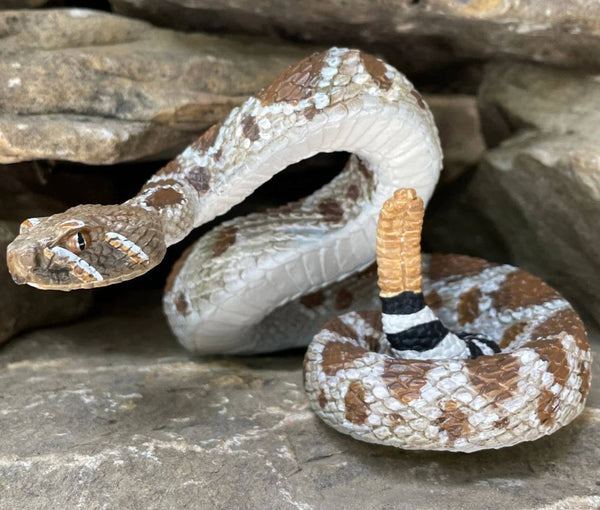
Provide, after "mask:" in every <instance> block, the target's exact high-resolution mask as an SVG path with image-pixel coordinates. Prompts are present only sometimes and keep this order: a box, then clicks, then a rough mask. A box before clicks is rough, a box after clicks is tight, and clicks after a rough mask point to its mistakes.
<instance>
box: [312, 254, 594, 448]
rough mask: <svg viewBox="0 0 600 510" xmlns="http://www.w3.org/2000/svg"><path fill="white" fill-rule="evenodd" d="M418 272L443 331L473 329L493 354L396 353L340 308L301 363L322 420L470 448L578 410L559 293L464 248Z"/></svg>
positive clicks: (568, 329)
mask: <svg viewBox="0 0 600 510" xmlns="http://www.w3.org/2000/svg"><path fill="white" fill-rule="evenodd" d="M423 275H424V281H423V289H424V292H425V296H426V301H427V303H428V304H429V306H430V307H431V308H432V309H433V310H434V311H435V312H436V313H437V315H438V317H440V318H442V319H443V322H444V324H445V325H446V326H447V327H448V328H450V329H453V330H467V331H472V332H478V333H483V334H485V335H486V336H487V337H488V338H491V339H495V340H498V341H499V342H501V347H502V353H501V354H496V355H493V356H480V357H478V358H477V359H457V360H447V359H444V360H440V359H438V360H420V359H398V358H397V357H395V356H394V354H393V353H392V352H391V351H390V345H389V344H388V342H387V340H386V339H385V335H384V334H383V331H382V325H381V313H380V312H378V311H369V312H350V313H347V314H344V315H342V316H340V317H337V318H335V319H333V320H331V321H330V322H328V323H327V324H326V325H325V326H323V329H322V330H321V331H320V332H319V333H318V334H317V335H316V337H315V339H314V341H313V342H312V343H311V345H310V346H309V348H308V351H307V354H306V358H305V364H304V373H305V388H306V391H307V393H308V395H309V399H310V401H311V405H312V407H313V409H314V410H315V412H316V413H317V414H318V415H319V416H320V417H321V418H322V419H323V420H324V421H325V422H326V423H328V424H329V425H331V426H332V427H334V428H336V429H337V430H339V431H340V432H344V433H346V434H350V435H351V436H353V437H355V438H357V439H361V440H363V441H368V442H373V443H380V444H386V445H392V446H397V447H401V448H407V449H429V450H450V451H462V452H471V451H476V450H480V449H484V448H501V447H505V446H510V445H513V444H516V443H519V442H521V441H529V440H533V439H537V438H539V437H541V436H543V435H546V434H551V433H552V432H554V431H555V430H557V429H558V428H560V427H562V426H564V425H566V424H567V423H569V422H570V421H572V420H573V419H574V418H575V417H576V416H577V415H578V414H579V413H580V412H581V411H582V410H583V407H584V404H585V398H586V396H587V394H588V392H589V388H590V370H591V353H590V346H589V343H588V340H587V336H586V333H585V329H584V326H583V324H582V322H581V319H580V318H579V317H578V315H577V313H576V312H575V311H574V310H573V309H572V308H571V306H570V305H569V303H568V302H567V301H566V300H565V299H564V298H562V297H561V296H560V294H558V293H557V292H556V291H555V290H553V289H552V288H551V287H549V286H548V285H546V284H545V283H543V282H542V281H541V280H540V279H539V278H536V277H535V276H532V275H531V274H529V273H526V272H525V271H522V270H520V269H517V268H515V267H512V266H508V265H496V264H491V263H489V262H486V261H484V260H481V259H477V258H472V257H467V256H463V255H438V254H435V255H431V256H425V257H424V264H423ZM475 289H477V292H475ZM371 293H372V295H375V293H376V290H375V285H374V284H373V288H372V289H371ZM474 294H477V299H476V300H473V298H472V296H473V295H474Z"/></svg>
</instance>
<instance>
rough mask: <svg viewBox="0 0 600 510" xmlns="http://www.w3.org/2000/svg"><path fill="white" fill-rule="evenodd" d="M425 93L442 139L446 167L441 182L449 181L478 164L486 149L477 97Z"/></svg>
mask: <svg viewBox="0 0 600 510" xmlns="http://www.w3.org/2000/svg"><path fill="white" fill-rule="evenodd" d="M424 97H425V100H426V102H427V104H428V105H429V108H430V109H431V113H433V116H434V118H435V123H436V125H437V128H438V132H439V135H440V139H441V142H442V151H443V153H444V171H443V172H442V175H441V182H442V184H446V183H448V182H451V181H453V180H455V179H457V178H458V177H459V176H460V175H461V174H462V173H463V172H464V171H465V170H466V169H467V168H469V167H471V166H473V165H475V164H477V163H478V162H479V160H480V159H481V156H482V155H483V153H484V151H485V141H484V139H483V136H482V134H481V126H480V121H479V112H478V110H477V99H476V98H475V97H473V96H466V95H458V94H457V95H425V96H424Z"/></svg>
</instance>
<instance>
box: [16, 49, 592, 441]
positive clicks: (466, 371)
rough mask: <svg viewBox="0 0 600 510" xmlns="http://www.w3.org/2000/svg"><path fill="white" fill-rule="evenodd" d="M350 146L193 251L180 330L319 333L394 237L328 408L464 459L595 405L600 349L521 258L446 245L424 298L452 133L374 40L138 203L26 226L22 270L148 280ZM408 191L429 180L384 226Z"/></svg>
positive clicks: (186, 337) (327, 377)
mask: <svg viewBox="0 0 600 510" xmlns="http://www.w3.org/2000/svg"><path fill="white" fill-rule="evenodd" d="M338 150H346V151H349V152H352V153H353V154H354V155H353V156H352V157H351V158H350V160H349V162H348V164H347V166H346V169H345V170H344V171H343V172H342V173H341V174H340V175H339V176H338V177H336V178H335V179H334V180H333V181H332V182H331V183H330V184H328V185H327V186H325V187H323V188H322V189H320V190H318V191H317V192H316V193H314V194H313V195H311V196H310V197H308V198H306V199H304V200H302V201H299V202H297V203H293V204H288V205H287V206H284V207H283V208H279V209H277V210H274V211H270V212H266V213H260V214H252V215H250V216H247V217H244V218H237V219H235V220H233V221H229V222H225V223H223V224H222V225H220V226H218V227H216V228H215V229H213V230H212V231H211V232H209V233H208V234H207V235H205V236H204V237H203V238H202V239H201V240H200V241H199V242H198V243H196V245H194V247H193V248H192V249H190V250H189V251H188V252H187V253H186V254H184V256H183V257H182V258H181V259H180V260H179V261H178V263H177V264H176V267H175V268H174V269H173V272H172V274H171V276H170V277H169V281H168V283H167V291H166V293H165V298H164V307H165V311H166V314H167V317H168V319H169V323H170V325H171V327H172V329H173V331H174V332H175V334H176V335H177V336H178V338H179V339H180V341H181V342H182V343H183V344H184V345H185V346H186V347H188V348H190V349H192V350H195V351H198V352H205V353H207V352H228V353H239V352H260V351H269V350H274V349H276V348H285V347H291V346H297V345H306V343H307V340H308V336H309V335H312V334H313V333H314V331H315V329H316V324H317V323H318V322H319V321H321V319H322V318H323V317H324V316H328V317H331V316H332V315H333V311H334V310H335V309H337V310H348V309H350V308H352V309H357V308H358V307H359V306H361V305H363V304H364V305H367V307H369V306H371V305H372V301H373V296H374V295H375V293H374V278H373V277H372V276H373V273H372V271H370V270H368V269H367V270H366V272H363V273H359V275H358V276H356V277H351V278H350V279H346V280H344V279H345V278H346V277H348V276H349V275H352V274H353V273H356V272H357V271H361V270H364V269H365V268H366V267H367V266H369V265H370V264H371V263H372V261H373V258H374V255H375V245H376V237H377V243H378V244H377V246H378V263H379V273H380V284H382V294H381V296H382V303H383V312H384V313H383V316H382V315H381V313H379V312H368V313H366V312H365V313H363V312H361V313H358V312H351V313H349V314H346V315H343V316H341V317H339V318H336V319H333V320H332V321H331V322H329V323H328V324H327V325H326V326H325V327H324V328H323V329H322V330H321V331H320V332H319V333H318V334H317V335H316V337H315V339H314V341H313V342H312V344H311V346H310V347H309V350H308V352H307V355H306V362H305V385H306V389H307V392H308V395H309V399H310V402H311V405H312V406H313V408H314V409H315V411H316V412H317V414H319V415H320V416H321V417H322V418H323V419H324V420H325V421H326V422H328V423H329V424H330V425H332V426H333V427H335V428H336V429H338V430H340V431H342V432H345V433H349V434H351V435H353V436H354V437H357V438H360V439H363V440H367V441H371V442H379V443H383V444H390V445H394V446H399V447H403V448H427V449H446V450H457V451H473V450H477V449H481V448H498V447H501V446H507V445H511V444H514V443H516V442H519V441H523V440H531V439H535V438H536V437H539V436H540V435H544V434H547V433H550V432H552V431H554V430H556V429H557V428H559V427H560V426H562V425H565V424H566V423H568V422H569V421H571V420H572V419H573V418H574V417H575V416H577V414H578V413H579V412H580V411H581V410H582V408H583V405H584V402H585V397H586V395H587V392H588V389H589V380H590V375H589V374H590V372H589V370H590V352H589V344H588V342H587V338H586V335H585V330H584V329H583V326H582V324H581V321H580V319H579V318H578V316H577V315H576V314H575V312H574V311H573V310H572V309H571V308H570V306H569V305H568V303H567V302H566V301H564V300H563V299H562V298H561V297H560V295H558V294H557V293H556V292H555V291H554V290H552V289H551V288H550V287H548V286H546V285H545V284H543V283H542V282H541V281H539V280H538V279H537V278H535V277H533V276H531V275H528V274H527V273H524V272H522V271H519V270H517V269H515V268H512V267H510V266H497V265H493V264H489V263H487V262H485V261H481V260H479V259H473V258H469V257H462V256H432V258H430V259H429V258H426V259H425V261H424V262H425V264H424V270H425V271H424V281H423V287H424V289H423V290H424V296H425V297H424V298H423V293H422V292H421V290H422V289H421V257H420V251H419V249H418V243H419V238H420V221H421V217H422V208H423V201H424V202H425V203H426V202H427V201H428V199H429V198H430V196H431V194H432V192H433V188H434V186H435V183H436V182H437V179H438V176H439V171H440V168H441V150H440V146H439V141H438V137H437V131H436V129H435V125H434V123H433V119H432V116H431V114H430V112H429V110H428V108H427V106H426V105H425V103H424V101H423V99H422V98H421V96H420V95H419V94H418V92H416V91H415V90H414V89H413V87H412V85H411V84H410V83H409V82H408V81H407V80H406V78H405V77H404V76H403V75H401V74H400V73H399V72H398V71H396V70H395V69H394V68H392V67H390V66H389V65H387V64H385V63H383V62H382V61H380V60H378V59H376V58H374V57H372V56H370V55H367V54H364V53H361V52H359V51H356V50H347V49H339V48H332V49H330V50H328V51H326V52H323V53H318V54H314V55H312V56H310V57H308V58H307V59H305V60H303V61H302V62H300V63H299V64H297V65H296V66H293V67H291V68H289V69H288V70H286V71H285V72H284V73H283V74H282V75H281V76H280V77H279V78H278V79H277V80H276V81H275V82H274V83H273V84H272V85H270V86H269V87H267V88H265V89H263V90H262V91H261V92H260V93H259V94H258V95H257V96H256V97H251V98H249V99H248V100H247V101H246V102H245V103H244V104H243V105H242V106H241V107H239V108H235V109H234V110H233V111H232V112H231V114H230V115H229V117H228V118H227V119H226V120H225V121H224V122H223V123H222V124H220V125H217V126H213V127H212V128H211V129H209V130H208V131H207V132H206V133H205V134H204V135H203V136H202V137H201V138H200V139H199V140H198V141H196V142H195V143H194V144H192V145H191V146H190V147H189V148H188V149H186V150H185V151H184V152H183V153H182V154H181V155H180V156H178V157H177V158H176V159H175V160H173V161H172V162H170V163H169V164H168V165H167V166H165V167H164V168H163V169H161V170H160V171H159V172H158V173H157V174H156V175H154V176H153V177H152V178H151V179H150V180H149V181H148V182H147V183H146V185H145V186H144V187H143V188H142V190H141V191H140V193H139V194H138V195H136V196H135V197H134V198H132V199H131V200H128V201H127V202H125V203H124V204H122V205H115V206H99V205H82V206H77V207H74V208H72V209H69V210H67V211H65V212H64V213H60V214H57V215H54V216H50V217H48V218H30V219H29V220H26V221H24V222H23V224H22V226H21V234H20V235H19V237H17V239H15V241H13V243H11V245H10V246H9V248H8V252H7V260H8V264H9V269H10V271H11V273H12V275H13V278H14V279H15V281H17V282H18V283H28V284H30V285H33V286H36V287H39V288H43V289H62V290H71V289H75V288H89V287H96V286H100V285H108V284H112V283H118V282H120V281H123V280H126V279H130V278H134V277H136V276H138V275H140V274H142V273H144V272H146V271H148V270H149V269H150V268H152V267H154V266H155V265H156V264H158V263H159V262H160V260H161V259H162V257H163V255H164V252H165V250H166V247H167V246H169V245H171V244H173V243H175V242H177V241H179V240H181V239H182V238H184V237H185V236H186V235H187V234H188V233H189V232H190V231H191V230H192V229H193V228H194V227H196V226H198V225H201V224H203V223H206V222H207V221H209V220H211V219H213V218H215V217H216V216H218V215H220V214H222V213H224V212H226V211H227V210H228V209H229V208H231V207H232V206H233V205H234V204H236V203H238V202H240V201H241V200H243V199H244V198H245V197H246V196H248V195H249V194H250V193H251V192H252V191H253V190H254V189H256V188H257V187H258V186H259V185H260V184H262V183H263V182H265V181H266V180H268V179H269V178H270V177H271V176H272V175H273V174H274V173H276V172H278V171H280V170H281V169H283V168H285V167H286V166H288V165H289V164H291V163H294V162H296V161H298V160H300V159H303V158H307V157H309V156H311V155H313V154H316V153H318V152H324V151H338ZM399 188H410V189H404V190H402V191H399V192H398V193H397V194H396V195H395V197H396V198H395V199H394V200H393V201H392V202H389V203H387V205H386V206H385V207H384V208H383V211H382V217H381V218H382V219H380V223H379V231H377V229H376V221H377V215H378V212H379V210H380V209H381V207H382V206H383V204H384V201H385V200H386V199H387V198H388V197H391V196H392V195H394V191H395V190H397V189H399ZM417 197H420V199H419V198H417ZM421 199H422V201H421ZM386 215H387V216H386ZM376 233H377V236H376ZM398 271H399V273H398ZM342 280H343V281H342ZM340 281H341V283H334V284H333V285H332V286H330V287H327V288H325V286H327V285H329V284H331V283H332V282H340ZM423 299H425V301H427V302H428V304H429V306H426V305H425V302H424V300H423ZM434 312H435V313H437V314H438V316H439V318H440V319H441V321H439V320H438V319H437V318H436V316H435V315H434ZM382 317H383V320H381V318H382ZM447 327H448V328H451V329H456V330H464V331H462V332H459V333H458V334H456V335H455V334H454V333H451V332H450V331H449V330H447V329H446V328H447ZM500 350H502V352H499V351H500Z"/></svg>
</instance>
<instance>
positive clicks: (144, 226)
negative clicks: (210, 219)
mask: <svg viewBox="0 0 600 510" xmlns="http://www.w3.org/2000/svg"><path fill="white" fill-rule="evenodd" d="M165 251H166V245H165V241H164V234H163V231H162V224H161V221H160V218H159V216H158V215H157V214H156V213H153V212H150V211H147V210H145V209H142V208H139V207H131V206H127V205H80V206H77V207H73V208H71V209H68V210H67V211H65V212H63V213H59V214H55V215H53V216H48V217H45V218H30V219H28V220H25V221H24V222H23V223H21V230H20V233H19V235H18V236H17V238H16V239H15V240H14V241H13V242H12V243H10V244H9V245H8V248H7V250H6V255H7V257H6V259H7V264H8V269H9V271H10V273H11V275H12V277H13V280H14V281H15V282H16V283H18V284H23V283H26V284H28V285H31V286H33V287H37V288H40V289H52V290H73V289H86V288H91V287H101V286H105V285H111V284H113V283H119V282H122V281H124V280H129V279H131V278H135V277H136V276H139V275H141V274H143V273H145V272H146V271H148V270H149V269H151V268H153V267H154V266H156V265H157V264H158V263H159V262H160V261H161V260H162V258H163V256H164V254H165Z"/></svg>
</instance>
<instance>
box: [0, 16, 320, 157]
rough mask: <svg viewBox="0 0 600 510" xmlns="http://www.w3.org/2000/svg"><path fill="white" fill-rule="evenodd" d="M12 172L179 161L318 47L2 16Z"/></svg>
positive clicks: (91, 20) (4, 113)
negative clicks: (43, 166) (43, 165)
mask: <svg viewBox="0 0 600 510" xmlns="http://www.w3.org/2000/svg"><path fill="white" fill-rule="evenodd" d="M0 36H1V37H2V38H3V39H2V40H3V43H2V46H1V47H0V76H3V77H4V78H3V79H2V80H0V163H11V162H16V161H24V160H31V159H59V160H69V161H80V162H85V163H88V164H106V163H114V162H118V161H127V160H132V159H141V158H150V157H154V158H160V157H163V158H164V157H167V156H172V155H174V154H175V153H176V152H177V151H178V150H180V149H182V148H183V147H184V146H185V145H186V144H187V143H189V142H190V141H191V140H193V139H194V138H196V137H197V136H198V134H199V133H200V132H202V130H203V129H205V128H207V127H208V126H210V125H211V124H213V123H214V122H216V121H218V120H221V119H222V118H223V117H224V116H225V115H226V114H227V113H228V112H229V110H230V109H231V108H232V107H233V106H234V105H236V104H239V103H240V102H241V101H243V99H245V97H246V96H247V95H249V94H251V93H254V92H256V91H257V90H259V89H260V88H261V87H263V86H264V85H266V84H268V83H269V82H270V81H271V80H272V79H273V78H274V77H275V76H277V75H278V74H279V73H280V72H281V70H282V69H284V68H285V67H286V66H288V65H290V64H292V63H295V62H297V61H298V60H300V59H301V58H303V57H304V56H306V55H308V54H309V53H310V52H311V51H312V48H311V47H297V46H292V45H286V44H273V43H264V42H261V41H260V40H256V39H245V38H239V37H238V38H236V37H218V36H212V35H204V34H182V33H177V32H173V31H170V30H163V29H158V28H155V27H153V26H151V25H149V24H147V23H144V22H141V21H136V20H130V19H126V18H123V17H120V16H116V15H111V14H106V13H101V12H97V11H90V10H85V9H59V10H53V9H48V10H39V11H0Z"/></svg>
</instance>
